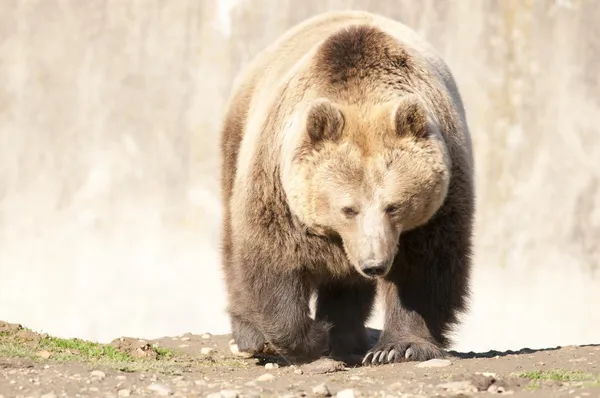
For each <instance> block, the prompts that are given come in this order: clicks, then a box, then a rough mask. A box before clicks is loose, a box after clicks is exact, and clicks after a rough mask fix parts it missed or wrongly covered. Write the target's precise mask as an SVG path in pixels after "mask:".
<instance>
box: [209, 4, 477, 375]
mask: <svg viewBox="0 0 600 398" xmlns="http://www.w3.org/2000/svg"><path fill="white" fill-rule="evenodd" d="M221 150H222V156H223V166H222V200H223V206H224V216H223V224H222V228H223V229H222V234H223V235H222V245H223V247H222V250H223V251H222V255H223V270H224V274H225V281H226V286H227V289H228V295H229V296H228V297H229V304H228V312H229V315H230V317H231V325H232V333H233V338H234V339H235V341H236V343H237V345H238V348H239V349H240V350H241V351H245V352H249V353H252V354H255V355H256V354H260V353H263V352H265V350H268V349H269V348H271V349H273V350H275V351H276V352H277V353H279V354H280V355H282V356H283V357H285V358H287V359H288V360H289V361H290V362H292V363H302V362H308V361H312V360H315V359H318V358H319V357H321V356H323V355H329V356H331V357H333V358H339V359H343V360H346V361H350V360H351V358H353V357H354V358H356V356H359V358H361V359H362V362H363V363H365V364H376V363H386V362H394V361H400V360H406V359H409V360H427V359H430V358H434V357H441V356H443V355H444V352H443V350H444V349H445V348H447V347H448V346H449V344H450V338H449V336H448V333H449V332H450V331H451V329H452V327H453V326H454V325H455V324H457V323H458V315H459V314H460V313H462V312H464V311H465V310H466V308H467V300H468V297H469V278H470V267H471V260H470V256H471V250H472V247H471V240H472V238H471V234H472V224H473V214H474V182H473V175H474V166H473V158H472V150H471V140H470V136H469V131H468V127H467V123H466V120H465V113H464V110H463V105H462V101H461V98H460V95H459V93H458V90H457V88H456V86H455V83H454V80H453V78H452V75H451V73H450V71H449V69H448V67H447V66H446V64H445V63H444V61H443V60H442V59H441V58H440V57H439V56H438V55H437V54H436V52H435V51H434V50H433V49H432V48H431V46H430V45H428V44H427V43H426V42H424V41H423V40H422V39H420V38H419V37H418V36H417V35H416V33H415V32H414V31H412V30H411V29H409V28H407V27H405V26H404V25H402V24H400V23H399V22H396V21H393V20H390V19H388V18H385V17H382V16H379V15H374V14H371V13H367V12H361V11H344V12H329V13H325V14H322V15H319V16H316V17H313V18H311V19H309V20H307V21H304V22H303V23H301V24H299V25H297V26H296V27H294V28H292V29H290V30H289V31H288V32H286V33H285V34H284V35H283V36H282V37H281V38H279V39H278V40H277V41H275V42H274V43H273V44H272V45H270V46H269V47H268V48H266V49H265V50H264V51H262V52H261V53H260V54H259V55H258V56H256V58H255V59H254V60H253V61H252V62H251V64H250V65H249V66H248V67H247V68H246V70H245V72H244V73H242V74H240V76H239V77H238V79H237V80H236V82H235V83H234V91H233V94H232V97H231V100H230V103H229V104H228V109H227V112H226V115H225V120H224V125H223V130H222V143H221ZM314 292H316V293H317V304H316V313H315V319H314V320H313V319H312V318H311V317H310V309H309V299H310V296H311V294H312V293H314ZM376 292H378V293H379V294H380V295H382V298H383V300H384V304H385V321H384V328H383V331H382V334H381V336H380V339H379V342H378V343H377V344H376V345H375V346H374V347H369V346H368V343H367V338H366V329H365V322H366V321H367V319H368V317H369V315H370V313H371V310H372V307H373V303H374V299H375V294H376Z"/></svg>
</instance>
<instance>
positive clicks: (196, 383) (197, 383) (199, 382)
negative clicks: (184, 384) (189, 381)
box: [194, 380, 206, 386]
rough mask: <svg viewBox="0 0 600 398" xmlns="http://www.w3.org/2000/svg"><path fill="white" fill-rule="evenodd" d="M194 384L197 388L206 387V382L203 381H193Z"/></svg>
mask: <svg viewBox="0 0 600 398" xmlns="http://www.w3.org/2000/svg"><path fill="white" fill-rule="evenodd" d="M194 384H195V385H197V386H205V385H206V381H204V380H194Z"/></svg>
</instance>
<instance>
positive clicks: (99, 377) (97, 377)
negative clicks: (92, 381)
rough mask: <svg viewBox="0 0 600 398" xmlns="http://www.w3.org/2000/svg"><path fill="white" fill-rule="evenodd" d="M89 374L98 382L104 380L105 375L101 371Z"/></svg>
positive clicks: (93, 371)
mask: <svg viewBox="0 0 600 398" xmlns="http://www.w3.org/2000/svg"><path fill="white" fill-rule="evenodd" d="M90 374H91V375H92V377H94V378H96V379H99V380H104V379H105V378H106V373H104V372H103V371H101V370H92V372H91V373H90Z"/></svg>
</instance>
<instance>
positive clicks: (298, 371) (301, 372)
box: [294, 369, 304, 375]
mask: <svg viewBox="0 0 600 398" xmlns="http://www.w3.org/2000/svg"><path fill="white" fill-rule="evenodd" d="M294 373H296V374H297V375H301V374H303V373H304V371H303V370H302V369H296V370H294Z"/></svg>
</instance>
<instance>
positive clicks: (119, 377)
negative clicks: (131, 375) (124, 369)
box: [116, 375, 127, 381]
mask: <svg viewBox="0 0 600 398" xmlns="http://www.w3.org/2000/svg"><path fill="white" fill-rule="evenodd" d="M116 379H117V380H119V381H123V380H127V376H123V375H118V376H117V377H116Z"/></svg>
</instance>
